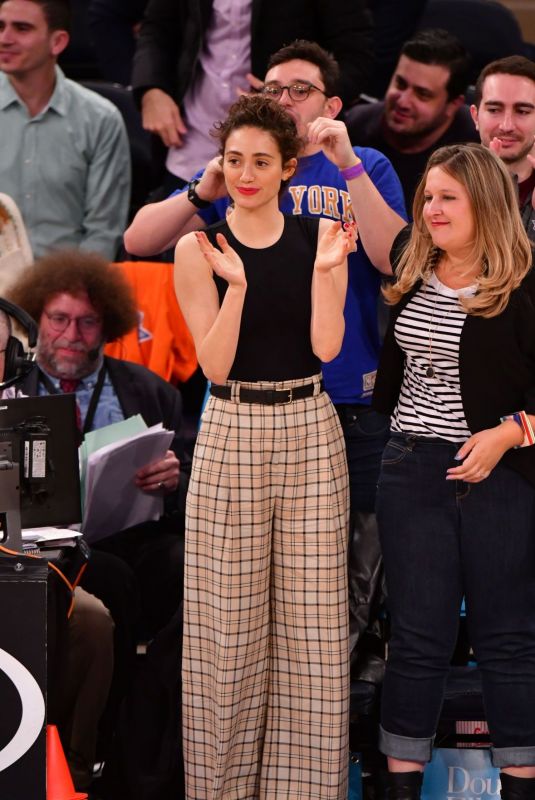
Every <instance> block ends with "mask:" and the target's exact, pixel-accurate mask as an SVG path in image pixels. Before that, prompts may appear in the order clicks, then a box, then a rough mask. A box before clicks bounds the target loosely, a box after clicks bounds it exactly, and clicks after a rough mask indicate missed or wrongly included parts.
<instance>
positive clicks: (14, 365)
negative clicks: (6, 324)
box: [0, 297, 38, 391]
mask: <svg viewBox="0 0 535 800" xmlns="http://www.w3.org/2000/svg"><path fill="white" fill-rule="evenodd" d="M0 311H4V312H5V313H6V314H7V315H8V316H9V317H13V319H16V320H17V322H18V323H19V324H20V325H21V326H22V327H23V328H24V330H25V331H26V334H27V337H28V345H29V346H30V348H34V347H35V345H36V344H37V335H38V328H37V323H36V322H35V320H34V319H33V318H32V317H30V315H29V314H28V313H26V311H24V309H23V308H21V307H20V306H16V305H15V304H14V303H10V302H9V301H8V300H4V298H3V297H0ZM34 361H35V353H27V352H26V351H25V350H24V346H23V344H22V342H21V341H20V339H17V337H16V336H9V337H8V340H7V344H6V349H5V362H4V380H3V381H1V382H0V391H3V390H4V389H7V388H8V386H13V384H14V383H17V382H18V381H21V380H22V379H23V378H24V377H25V375H27V374H28V372H29V371H30V370H31V369H32V367H33V366H34Z"/></svg>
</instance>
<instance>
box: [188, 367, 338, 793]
mask: <svg viewBox="0 0 535 800" xmlns="http://www.w3.org/2000/svg"><path fill="white" fill-rule="evenodd" d="M313 380H314V382H315V383H316V384H317V390H316V391H317V392H319V376H318V377H314V379H313ZM310 381H311V379H310V378H308V379H305V380H295V381H286V382H284V383H277V384H271V383H265V382H261V383H255V384H242V386H248V387H251V388H276V389H281V388H288V387H290V386H293V387H295V386H299V385H302V384H303V383H309V382H310ZM348 505H349V500H348V487H347V467H346V457H345V447H344V441H343V436H342V433H341V429H340V426H339V421H338V417H337V414H336V412H335V411H334V408H333V406H332V404H331V402H330V400H329V398H328V396H327V395H326V394H325V393H322V394H316V395H315V396H313V397H310V398H306V399H302V400H297V401H294V402H292V403H290V404H288V405H276V406H267V405H258V404H247V403H239V402H236V401H235V400H232V399H231V400H220V399H217V398H215V397H211V398H210V400H209V402H208V405H207V407H206V409H205V413H204V415H203V420H202V425H201V429H200V432H199V436H198V440H197V444H196V448H195V456H194V462H193V469H192V476H191V482H190V488H189V493H188V506H187V522H186V531H187V532H186V570H185V600H184V602H185V608H184V613H185V620H184V660H183V691H184V696H183V720H184V725H183V734H184V755H185V771H186V796H187V798H188V800H275V799H276V800H343V798H345V797H346V794H347V759H348V724H349V723H348V709H349V659H348V631H347V628H348V611H347V570H346V552H347V526H348Z"/></svg>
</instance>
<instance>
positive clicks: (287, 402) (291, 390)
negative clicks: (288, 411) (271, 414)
mask: <svg viewBox="0 0 535 800" xmlns="http://www.w3.org/2000/svg"><path fill="white" fill-rule="evenodd" d="M284 391H286V392H288V400H285V401H284V402H283V403H282V405H283V406H288V405H290V403H291V402H292V401H293V399H294V398H293V394H294V390H293V389H285V390H284Z"/></svg>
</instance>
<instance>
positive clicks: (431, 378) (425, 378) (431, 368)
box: [392, 273, 477, 442]
mask: <svg viewBox="0 0 535 800" xmlns="http://www.w3.org/2000/svg"><path fill="white" fill-rule="evenodd" d="M476 288H477V287H476V286H470V287H467V288H465V289H450V288H449V287H448V286H445V285H444V284H443V283H441V282H440V281H439V279H438V278H437V277H436V275H435V274H434V273H432V274H431V277H430V278H429V280H428V281H427V283H425V284H424V285H423V286H422V287H421V288H420V289H419V291H418V292H417V293H416V294H415V295H414V297H413V298H412V299H411V300H409V302H408V303H407V305H406V307H405V308H404V309H403V311H402V312H401V313H400V315H399V316H398V318H397V320H396V326H395V336H396V341H397V343H398V345H399V346H400V347H401V349H402V350H403V352H404V353H405V369H404V374H403V383H402V386H401V391H400V395H399V399H398V403H397V406H396V408H395V409H394V413H393V415H392V430H394V431H399V432H402V433H410V434H415V435H417V436H428V437H440V438H442V439H447V440H448V441H451V442H464V441H466V439H468V438H469V437H470V436H471V433H470V431H469V429H468V425H467V423H466V419H465V416H464V410H463V404H462V400H461V389H460V381H459V343H460V339H461V332H462V329H463V325H464V322H465V320H466V311H464V309H463V308H462V307H461V305H460V304H459V298H460V297H463V296H469V295H473V294H474V293H475V291H476Z"/></svg>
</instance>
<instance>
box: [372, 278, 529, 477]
mask: <svg viewBox="0 0 535 800" xmlns="http://www.w3.org/2000/svg"><path fill="white" fill-rule="evenodd" d="M420 286H421V282H418V283H417V284H416V285H415V286H414V287H413V289H412V291H411V292H409V293H408V294H406V295H405V296H404V297H403V299H402V300H401V301H400V302H399V303H398V304H397V305H396V306H394V307H393V308H392V312H391V315H390V322H389V326H388V330H387V333H386V337H385V342H384V346H383V351H382V354H381V358H380V361H379V368H378V372H377V379H376V383H375V391H374V394H373V406H374V408H375V409H377V411H380V412H382V413H383V414H392V412H393V410H394V408H395V406H396V403H397V401H398V397H399V392H400V389H401V383H402V380H403V370H404V364H405V358H404V353H403V351H402V350H401V348H400V347H399V345H398V344H397V342H396V340H395V336H394V325H395V322H396V319H397V317H398V314H399V313H400V311H402V310H403V309H404V308H405V306H406V305H407V303H408V302H409V300H410V299H411V297H413V296H414V294H415V293H416V292H417V290H418V289H419V288H420ZM459 376H460V384H461V398H462V402H463V408H464V413H465V417H466V422H467V424H468V428H469V429H470V431H471V432H472V433H477V432H478V431H481V430H485V429H486V428H493V427H495V426H496V425H498V424H499V422H500V417H501V416H504V415H505V414H511V413H512V412H514V411H520V410H525V411H527V412H528V413H529V414H535V271H534V270H533V269H532V270H531V271H530V272H529V273H528V275H527V276H526V277H525V278H524V280H523V282H522V284H521V285H520V286H519V287H518V289H516V290H515V291H514V292H513V293H512V295H511V298H510V301H509V304H508V305H507V307H506V309H505V310H504V311H503V312H502V313H501V314H499V315H498V316H496V317H490V318H485V317H479V316H474V315H473V314H469V315H468V316H467V317H466V321H465V323H464V326H463V330H462V333H461V341H460V348H459ZM502 460H503V462H504V463H505V464H507V465H508V466H510V467H512V468H513V469H515V470H517V471H518V472H520V473H521V474H522V475H523V476H524V477H525V478H527V479H528V480H529V481H530V482H531V483H532V484H533V485H535V446H532V447H523V448H519V449H517V450H514V449H511V450H508V451H507V452H506V453H505V455H504V456H503V459H502Z"/></svg>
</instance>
